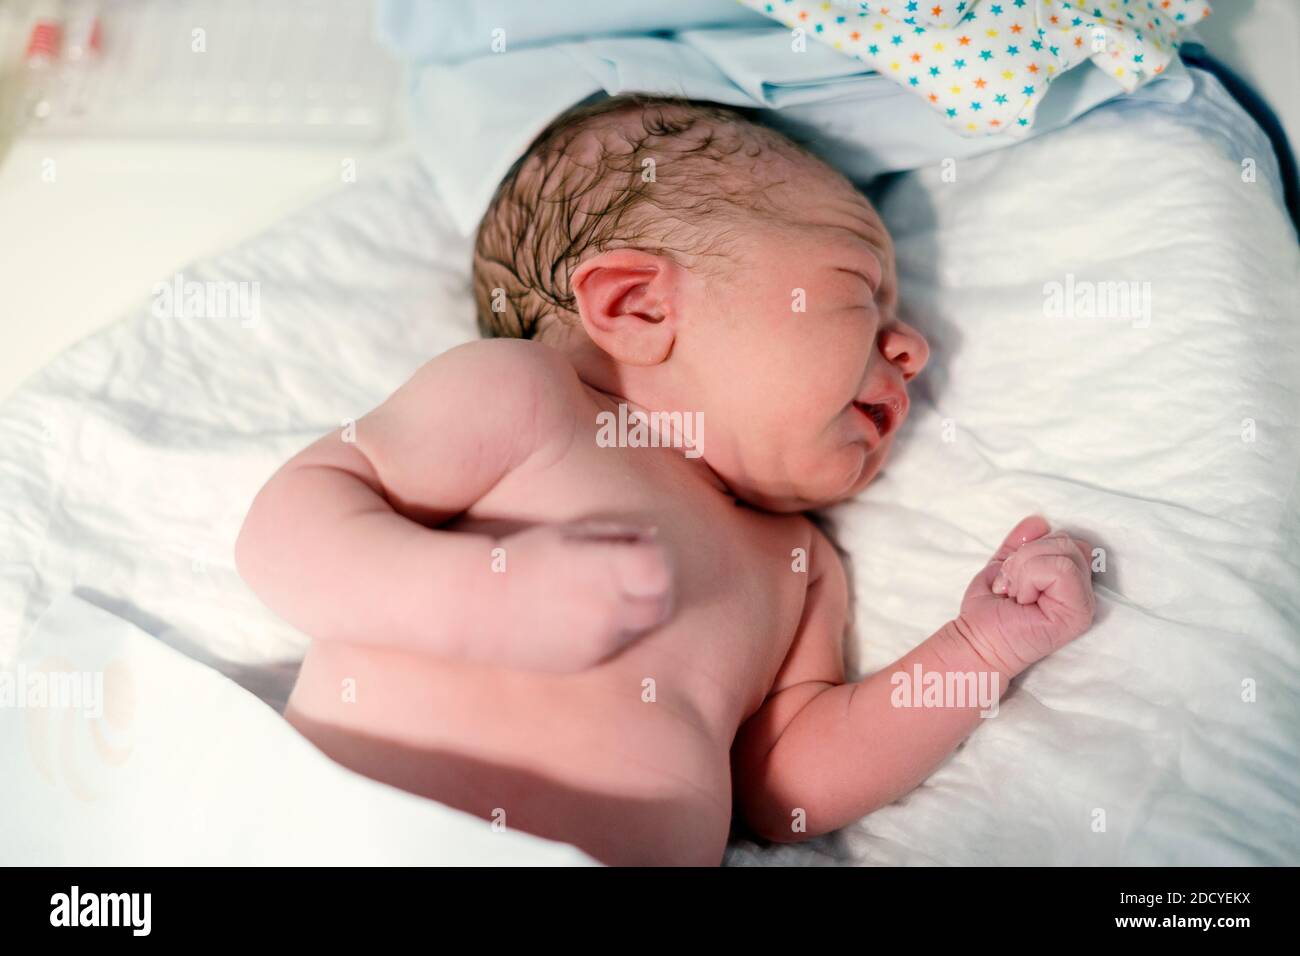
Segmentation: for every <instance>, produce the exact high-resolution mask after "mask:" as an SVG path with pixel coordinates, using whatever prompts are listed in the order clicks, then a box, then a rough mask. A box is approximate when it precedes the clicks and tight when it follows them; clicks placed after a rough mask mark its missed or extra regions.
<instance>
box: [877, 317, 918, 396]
mask: <svg viewBox="0 0 1300 956" xmlns="http://www.w3.org/2000/svg"><path fill="white" fill-rule="evenodd" d="M880 354H882V355H883V356H884V357H885V358H886V359H888V360H889V361H890V362H891V363H892V364H894V365H897V366H898V368H899V371H901V372H902V373H903V381H905V382H906V381H907V380H909V379H911V378H915V377H916V376H917V375H918V374H920V372H921V369H923V368H925V363H926V362H927V361H929V359H930V345H929V343H928V342H926V341H925V337H924V336H923V335H921V333H920V332H918V331H916V329H914V328H912V327H911V326H910V325H907V324H906V323H904V322H896V323H894V324H893V325H890V326H889V327H888V328H886V329H885V330H884V331H882V332H881V333H880Z"/></svg>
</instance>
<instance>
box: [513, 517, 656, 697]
mask: <svg viewBox="0 0 1300 956" xmlns="http://www.w3.org/2000/svg"><path fill="white" fill-rule="evenodd" d="M501 547H502V548H503V549H504V557H505V561H506V566H505V567H506V570H505V578H506V580H505V581H504V582H503V584H504V585H505V596H506V599H507V600H508V602H509V605H510V609H511V611H512V613H510V614H509V615H507V617H508V618H509V619H511V620H513V622H514V624H513V627H511V628H509V629H508V631H509V632H508V633H505V634H502V635H501V640H500V642H499V643H498V644H497V646H498V648H499V651H498V654H497V655H496V656H497V662H498V663H501V664H503V665H505V666H507V667H520V668H526V669H530V670H544V671H555V672H569V671H577V670H582V669H584V668H587V667H590V666H592V665H593V664H597V663H599V662H600V661H602V660H604V659H605V658H607V657H611V656H613V655H614V654H616V653H618V652H619V651H621V650H622V649H623V648H624V647H626V646H627V645H628V644H630V643H631V642H632V641H634V640H636V639H637V638H639V637H641V636H642V635H644V634H645V633H646V632H647V631H649V630H651V629H653V628H655V627H658V626H659V625H660V624H663V623H664V622H665V621H666V620H667V619H668V617H669V616H670V615H671V613H672V607H673V592H674V589H673V573H672V565H671V563H670V562H669V558H668V552H667V550H666V549H665V548H664V546H663V545H662V544H660V543H659V541H657V540H656V536H655V531H654V529H653V528H647V527H644V526H640V525H634V524H626V523H616V522H606V521H578V522H570V523H567V524H560V525H538V526H536V527H533V528H529V529H528V530H526V531H522V532H520V533H519V534H515V535H511V536H510V537H508V538H505V539H504V540H502V541H501Z"/></svg>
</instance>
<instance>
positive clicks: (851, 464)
mask: <svg viewBox="0 0 1300 956" xmlns="http://www.w3.org/2000/svg"><path fill="white" fill-rule="evenodd" d="M893 440H894V436H893V435H888V436H886V438H885V439H884V441H882V442H881V443H880V444H879V445H877V446H876V447H875V448H874V449H868V448H867V446H866V445H864V444H862V443H861V442H854V443H853V444H852V445H847V446H844V447H842V448H841V449H839V451H838V452H837V453H836V455H835V456H834V457H833V458H831V459H826V458H822V459H820V460H819V463H818V465H817V467H815V468H810V469H809V470H808V473H807V475H806V476H805V479H804V480H803V481H801V482H799V486H798V489H797V492H796V493H794V494H782V495H762V494H752V495H749V496H746V497H747V499H748V500H749V501H750V503H751V504H754V505H757V506H758V507H760V508H763V509H765V510H767V511H776V512H782V513H790V512H796V511H813V510H816V509H818V508H826V507H829V506H830V505H834V504H839V503H840V502H841V501H848V500H849V499H850V498H853V497H856V496H857V495H858V494H860V493H861V492H862V490H863V489H864V488H866V487H867V485H869V484H871V482H872V481H874V480H875V478H876V476H877V475H878V474H880V469H881V467H882V466H883V465H884V463H885V459H886V458H888V457H889V449H890V447H891V446H892V445H893Z"/></svg>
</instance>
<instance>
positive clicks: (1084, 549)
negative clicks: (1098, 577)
mask: <svg viewBox="0 0 1300 956" xmlns="http://www.w3.org/2000/svg"><path fill="white" fill-rule="evenodd" d="M1050 531H1051V529H1050V528H1049V527H1048V524H1047V522H1046V521H1044V520H1043V519H1042V518H1038V517H1031V518H1026V519H1024V520H1023V521H1021V522H1020V523H1019V524H1018V525H1016V526H1015V528H1013V529H1012V531H1011V533H1010V534H1009V535H1007V538H1006V540H1005V541H1003V542H1002V547H1001V548H999V549H998V552H997V554H995V555H994V556H993V560H992V561H990V562H989V563H988V565H987V566H986V567H985V568H984V570H983V571H981V572H980V573H979V574H977V575H976V576H975V580H973V581H972V582H971V583H970V587H968V588H967V589H966V596H965V597H964V598H963V599H962V603H961V617H960V618H958V620H957V622H956V623H957V626H958V629H959V630H960V631H961V632H962V633H963V634H964V635H965V636H966V637H967V639H968V640H970V641H971V643H972V645H973V646H974V647H975V649H976V650H977V651H978V652H979V653H980V654H981V656H983V657H984V658H985V660H987V661H989V663H991V664H994V665H996V666H998V667H999V668H1000V669H1002V670H1005V671H1007V672H1008V673H1010V674H1013V675H1014V674H1018V673H1020V672H1021V671H1022V670H1024V669H1025V668H1026V667H1028V666H1029V665H1030V664H1032V663H1034V662H1035V661H1039V660H1042V659H1043V658H1044V657H1046V656H1047V655H1048V654H1051V653H1052V652H1053V651H1056V650H1060V649H1061V648H1062V647H1064V646H1065V645H1066V644H1068V643H1069V642H1070V641H1072V640H1074V639H1075V638H1076V637H1078V636H1079V635H1080V634H1082V633H1083V632H1084V631H1086V630H1087V629H1088V628H1089V627H1091V626H1092V615H1093V611H1094V610H1095V607H1096V600H1095V598H1094V597H1093V593H1092V572H1091V570H1090V569H1089V556H1090V555H1091V553H1092V549H1091V546H1090V545H1089V544H1088V543H1087V542H1086V541H1082V540H1080V539H1078V538H1071V537H1070V536H1069V535H1068V534H1066V533H1065V532H1063V531H1057V532H1055V533H1049V532H1050Z"/></svg>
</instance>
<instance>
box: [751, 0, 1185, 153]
mask: <svg viewBox="0 0 1300 956" xmlns="http://www.w3.org/2000/svg"><path fill="white" fill-rule="evenodd" d="M739 2H740V3H742V4H743V5H745V6H747V7H750V8H752V9H754V10H756V11H758V12H759V13H763V14H766V15H767V16H770V17H772V18H773V19H776V20H779V21H780V22H782V23H784V24H785V25H786V26H788V27H789V28H790V29H791V31H792V41H791V42H792V44H793V48H794V49H795V50H798V49H799V45H800V44H803V43H806V42H807V40H808V39H809V38H811V39H813V40H816V41H820V42H823V43H827V44H829V45H831V46H832V47H834V48H835V49H836V50H840V51H842V52H844V53H847V54H849V55H850V56H854V57H857V58H858V59H860V60H862V61H863V62H865V63H867V64H869V65H870V66H871V67H872V68H873V69H875V70H876V71H878V72H879V73H880V74H881V75H882V76H886V77H888V78H890V79H891V80H894V81H895V82H897V83H898V84H900V85H901V86H903V87H905V88H907V89H909V90H912V91H914V92H915V93H917V94H918V95H919V96H922V97H924V98H925V100H926V101H927V102H929V103H930V105H931V106H932V107H933V108H934V109H935V110H937V111H938V112H939V113H940V114H941V115H942V116H943V118H944V120H945V121H946V122H947V123H948V125H949V126H950V127H951V128H952V129H953V130H954V131H956V132H957V133H959V134H961V135H962V136H990V135H999V134H1006V135H1010V136H1016V135H1023V133H1024V132H1026V131H1027V130H1028V129H1029V127H1031V126H1032V125H1033V122H1034V113H1035V111H1036V110H1037V108H1038V104H1039V103H1040V102H1042V99H1043V96H1044V95H1045V94H1046V93H1047V89H1048V87H1049V86H1050V85H1051V83H1052V81H1053V80H1054V79H1056V78H1057V77H1059V76H1060V75H1061V74H1062V73H1064V72H1065V71H1066V70H1069V69H1071V68H1072V67H1075V66H1078V65H1080V64H1081V63H1083V62H1084V61H1086V60H1091V61H1092V62H1093V63H1094V64H1096V66H1098V67H1099V68H1100V69H1102V70H1104V71H1105V72H1106V73H1107V74H1108V75H1109V76H1111V77H1113V78H1114V79H1115V81H1116V82H1117V83H1118V84H1119V85H1120V86H1121V87H1122V88H1123V90H1124V92H1126V93H1132V92H1133V91H1134V90H1135V89H1137V88H1138V87H1139V86H1141V85H1142V84H1143V83H1146V82H1147V81H1148V80H1150V79H1152V78H1153V77H1156V76H1158V75H1160V74H1161V73H1162V72H1164V70H1165V68H1166V67H1167V66H1168V65H1169V63H1170V61H1171V60H1172V59H1173V58H1174V57H1175V56H1176V55H1177V52H1178V46H1179V43H1180V39H1179V37H1180V34H1181V33H1182V32H1183V31H1184V30H1185V29H1186V28H1187V27H1189V26H1191V25H1192V24H1193V23H1196V22H1199V21H1201V20H1203V19H1205V18H1206V17H1208V16H1209V15H1210V4H1209V2H1208V0H1098V2H1094V3H1088V2H1085V0H996V2H994V0H963V2H954V0H882V2H876V0H871V2H859V0H739Z"/></svg>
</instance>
